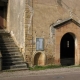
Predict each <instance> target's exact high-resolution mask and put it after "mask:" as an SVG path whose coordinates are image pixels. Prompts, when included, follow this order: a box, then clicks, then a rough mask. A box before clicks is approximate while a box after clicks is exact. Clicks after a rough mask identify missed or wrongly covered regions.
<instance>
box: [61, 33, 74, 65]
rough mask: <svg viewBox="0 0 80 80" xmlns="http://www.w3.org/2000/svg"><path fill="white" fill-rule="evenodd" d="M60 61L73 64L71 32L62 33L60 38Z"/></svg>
mask: <svg viewBox="0 0 80 80" xmlns="http://www.w3.org/2000/svg"><path fill="white" fill-rule="evenodd" d="M60 63H61V65H67V66H68V65H74V64H75V36H74V35H73V34H72V33H66V34H64V35H63V37H62V39H61V43H60Z"/></svg>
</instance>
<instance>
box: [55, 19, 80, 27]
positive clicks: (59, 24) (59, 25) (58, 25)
mask: <svg viewBox="0 0 80 80" xmlns="http://www.w3.org/2000/svg"><path fill="white" fill-rule="evenodd" d="M68 22H73V23H75V24H76V25H77V26H79V27H80V24H79V23H78V22H77V21H75V20H74V19H72V18H69V19H65V20H61V21H60V22H57V23H55V24H53V27H54V28H58V27H61V25H64V24H66V23H68Z"/></svg>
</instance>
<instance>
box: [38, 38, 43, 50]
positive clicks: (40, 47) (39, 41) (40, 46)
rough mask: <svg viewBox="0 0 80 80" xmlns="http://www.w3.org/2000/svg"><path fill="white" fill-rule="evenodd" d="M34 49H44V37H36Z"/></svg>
mask: <svg viewBox="0 0 80 80" xmlns="http://www.w3.org/2000/svg"><path fill="white" fill-rule="evenodd" d="M36 50H38V51H40V50H41V51H43V50H44V39H43V38H36Z"/></svg>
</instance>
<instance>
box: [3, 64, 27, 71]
mask: <svg viewBox="0 0 80 80" xmlns="http://www.w3.org/2000/svg"><path fill="white" fill-rule="evenodd" d="M21 68H23V69H27V65H26V64H20V65H12V66H3V69H4V70H5V69H14V70H15V69H21Z"/></svg>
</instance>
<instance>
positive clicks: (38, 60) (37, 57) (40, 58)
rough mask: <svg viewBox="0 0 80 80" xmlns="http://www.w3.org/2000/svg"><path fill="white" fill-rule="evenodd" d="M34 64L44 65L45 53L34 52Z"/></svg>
mask: <svg viewBox="0 0 80 80" xmlns="http://www.w3.org/2000/svg"><path fill="white" fill-rule="evenodd" d="M34 65H38V66H44V65H45V55H44V54H43V53H40V52H38V53H36V54H35V56H34Z"/></svg>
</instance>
